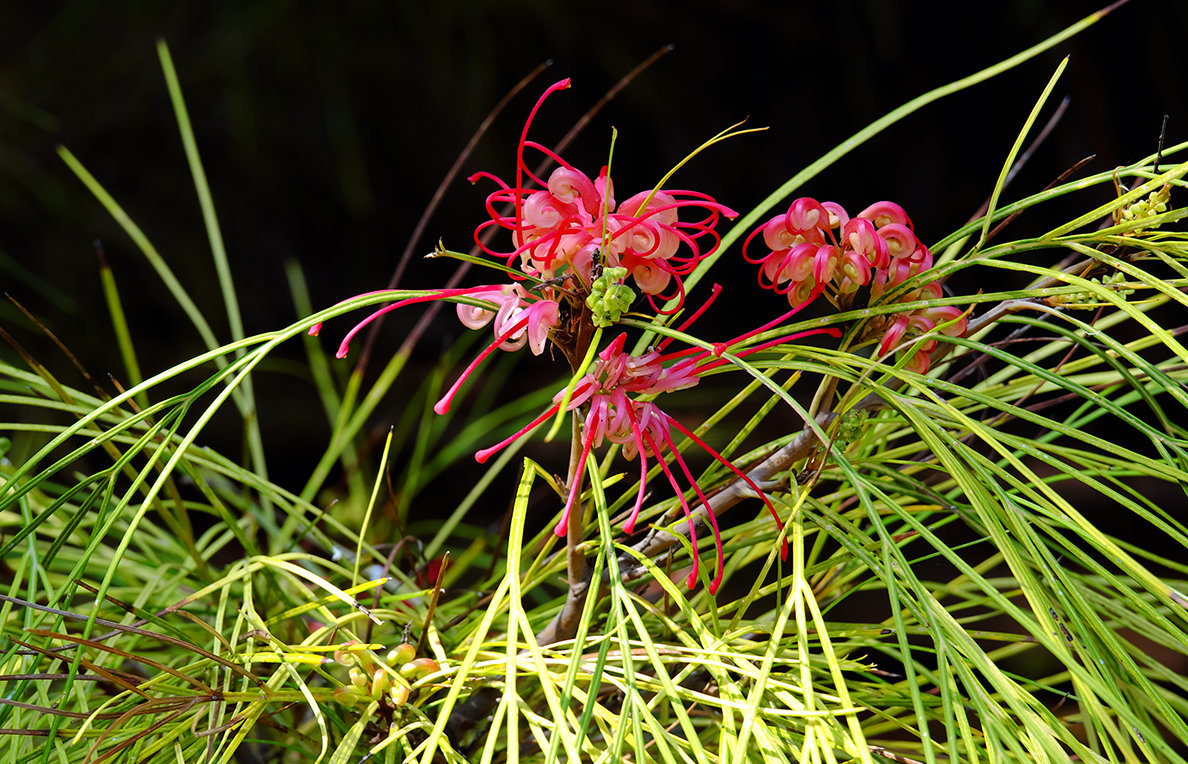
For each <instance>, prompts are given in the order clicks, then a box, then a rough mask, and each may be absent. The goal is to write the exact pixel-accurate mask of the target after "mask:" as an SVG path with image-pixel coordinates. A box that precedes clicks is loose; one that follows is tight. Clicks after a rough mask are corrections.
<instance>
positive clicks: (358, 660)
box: [334, 642, 441, 707]
mask: <svg viewBox="0 0 1188 764" xmlns="http://www.w3.org/2000/svg"><path fill="white" fill-rule="evenodd" d="M352 644H357V643H354V642H348V643H346V644H344V645H343V648H344V649H341V650H336V651H335V652H334V662H335V663H338V664H339V665H341V666H346V667H348V668H349V669H350V670H349V671H348V673H347V676H348V678H349V681H348V682H347V683H346V684H344V685H343V686H341V687H339V688H337V689H336V690H335V691H334V699H335V700H336V701H338V702H339V703H341V704H343V705H344V706H354V705H357V704H359V703H366V702H369V701H373V700H374V701H379V702H381V703H384V702H386V703H387V704H389V705H390V706H392V707H399V706H402V705H404V704H405V703H407V702H408V699H409V696H411V695H412V685H413V683H415V682H416V681H417V680H419V679H422V678H424V677H426V676H429V675H430V674H433V673H436V672H437V671H440V670H441V666H439V665H438V663H437V661H435V660H433V659H432V658H418V657H416V653H417V650H416V648H415V647H413V646H412V645H409V644H402V645H399V646H397V647H396V648H394V649H392V650H390V651H388V655H387V657H386V659H385V660H380V659H379V658H378V657H377V656H375V655H374V654H372V652H371V651H370V650H350V649H346V648H349V647H350V646H351V645H352Z"/></svg>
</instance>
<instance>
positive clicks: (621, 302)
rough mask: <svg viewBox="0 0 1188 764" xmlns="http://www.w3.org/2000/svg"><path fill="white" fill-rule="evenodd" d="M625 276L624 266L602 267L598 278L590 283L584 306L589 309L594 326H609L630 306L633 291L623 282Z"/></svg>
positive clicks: (632, 299)
mask: <svg viewBox="0 0 1188 764" xmlns="http://www.w3.org/2000/svg"><path fill="white" fill-rule="evenodd" d="M626 278H627V269H626V268H604V269H603V270H602V273H601V274H600V275H599V276H598V278H596V279H594V283H593V284H591V285H590V294H589V296H587V297H586V307H588V308H589V309H590V313H591V318H592V319H593V321H594V325H595V326H599V327H607V326H610V325H612V324H614V323H615V322H617V321H618V320H619V319H620V318H622V317H623V314H624V313H626V312H627V310H628V309H630V308H631V303H632V302H633V301H634V300H635V292H633V291H632V290H631V287H629V286H627V285H626V284H624V283H623V280H624V279H626Z"/></svg>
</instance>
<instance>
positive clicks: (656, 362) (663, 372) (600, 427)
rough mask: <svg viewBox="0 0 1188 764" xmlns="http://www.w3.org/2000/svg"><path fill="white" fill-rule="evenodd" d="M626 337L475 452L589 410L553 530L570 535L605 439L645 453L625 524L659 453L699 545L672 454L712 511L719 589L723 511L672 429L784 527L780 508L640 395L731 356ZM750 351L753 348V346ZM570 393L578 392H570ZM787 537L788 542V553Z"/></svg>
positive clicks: (673, 385)
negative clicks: (589, 465)
mask: <svg viewBox="0 0 1188 764" xmlns="http://www.w3.org/2000/svg"><path fill="white" fill-rule="evenodd" d="M626 341H627V335H626V334H620V335H619V336H618V337H616V338H615V339H614V340H613V341H612V342H611V343H610V344H609V345H607V346H606V348H604V349H603V350H602V351H601V352H600V353H599V354H598V360H597V361H596V362H595V363H594V365H593V367H592V368H591V370H590V372H589V373H588V374H586V375H584V376H583V377H582V378H581V379H579V380H578V381H577V383H576V384H575V385H574V387H573V389H572V390H569V389H566V390H561V391H560V392H558V393H557V394H556V395H555V396H554V397H553V405H552V406H551V407H550V408H549V409H548V410H546V411H545V412H544V413H543V414H541V415H540V416H538V417H537V418H536V419H534V420H533V421H532V422H530V423H529V424H527V425H526V426H525V427H523V428H522V429H521V430H520V431H519V432H517V433H515V434H514V435H512V436H510V437H508V438H506V439H505V440H503V441H501V442H499V443H497V444H495V445H494V446H491V447H490V448H485V449H483V450H481V451H479V452H477V453H476V454H475V458H476V459H478V461H480V462H484V461H486V460H487V459H489V458H490V457H491V455H492V454H494V453H495V452H497V451H499V450H500V449H502V448H504V447H505V446H508V445H510V444H511V443H513V442H515V441H516V440H518V439H519V438H521V437H523V436H524V435H526V434H528V433H529V432H531V431H533V430H534V429H536V428H537V427H539V426H540V425H541V424H543V423H544V422H545V421H547V420H548V419H550V418H552V417H553V416H555V415H556V414H557V413H558V412H559V411H560V410H561V407H562V406H563V405H564V406H565V410H566V411H572V410H574V409H577V408H579V407H580V408H582V409H584V410H585V412H586V413H585V418H584V420H583V424H582V435H581V446H582V451H581V457H580V458H579V460H578V462H577V464H578V468H577V471H576V473H575V474H574V476H573V479H572V480H571V481H570V485H569V486H568V489H569V495H568V498H567V500H566V502H565V509H564V511H563V512H562V514H561V520H560V521H559V522H558V523H557V526H556V528H555V529H554V532H555V533H556V534H557V535H558V536H564V535H565V533H566V530H567V527H568V523H569V516H570V513H571V511H572V510H573V507H574V505H575V503H576V500H577V498H578V497H579V496H580V495H581V486H582V478H583V475H584V467H585V464H586V460H587V457H588V456H589V455H590V451H591V450H592V449H594V448H598V447H600V446H601V445H602V444H603V442H606V441H609V442H611V443H616V444H620V445H622V446H623V455H624V456H625V457H626V458H627V459H629V460H631V459H634V458H635V457H636V456H639V489H638V492H637V494H636V498H635V506H634V507H633V508H632V510H631V514H630V516H629V517H628V518H627V520H626V522H624V524H623V530H624V531H625V532H627V533H631V532H633V531H634V529H635V522H636V520H637V519H638V518H639V513H640V510H641V509H642V508H643V501H644V495H645V488H646V485H647V476H648V459H649V458H652V459H655V460H656V462H657V463H658V464H659V466H660V469H661V471H662V472H663V473H664V476H665V477H666V478H667V479H668V482H669V484H670V485H672V487H673V490H674V491H675V492H676V495H677V498H678V500H679V501H680V505H681V509H682V511H683V512H684V514H685V517H686V519H687V520H688V523H689V540H690V542H691V543H692V544H693V546H694V548H696V546H697V531H696V527H695V523H694V521H693V517H692V512H691V510H690V508H689V503H688V502H687V501H686V499H685V496H684V489H682V488H681V487H680V484H679V483H678V482H677V479H676V477H675V476H674V475H673V472H672V468H671V467H670V465H669V462H668V460H667V459H666V458H665V453H668V454H670V455H671V460H672V461H673V462H674V463H675V464H676V465H677V466H678V467H679V468H680V471H681V474H683V475H684V476H685V479H686V480H687V481H688V482H689V484H690V486H692V488H693V490H694V492H695V493H696V494H697V498H698V499H699V500H700V502H701V506H702V507H703V508H704V509H705V511H706V517H707V518H708V519H709V522H710V525H711V527H712V528H713V531H714V542H715V546H716V548H717V553H718V567H717V573H716V575H715V576H714V579H713V581H712V582H711V583H710V592H711V593H712V592H716V591H717V589H718V585H719V584H720V583H721V581H722V574H723V565H724V556H723V550H722V536H721V533H720V532H719V530H718V522H717V518H716V517H715V515H714V511H713V509H712V508H711V507H710V504H709V501H708V499H706V497H705V494H704V493H703V492H702V490H701V488H700V487H699V486H698V484H697V480H696V479H695V478H694V477H693V473H692V472H691V471H690V470H689V466H688V464H686V462H685V460H684V458H683V457H682V456H681V453H680V451H679V450H677V447H676V444H675V443H674V441H673V436H672V430H673V429H676V430H677V431H678V432H679V433H680V434H682V435H684V436H685V437H687V438H689V439H690V440H691V441H693V442H694V443H696V444H697V446H698V447H700V448H701V449H702V450H704V451H705V452H706V453H707V454H709V455H710V456H711V457H712V458H713V459H714V460H716V461H717V462H719V463H720V464H722V465H724V466H725V467H726V468H727V469H729V470H730V471H731V472H733V473H734V474H735V475H736V476H737V477H738V478H739V479H741V480H743V481H744V482H746V483H747V484H748V485H749V486H750V487H751V489H752V490H754V491H755V493H756V494H758V495H759V496H760V497H761V498H762V499H763V501H764V503H765V504H766V505H767V508H768V511H769V512H770V513H771V515H772V517H774V518H775V521H776V525H777V528H779V527H782V523H781V521H780V517H779V515H778V514H777V513H776V511H775V508H774V507H773V506H772V504H771V501H770V500H769V499H768V498H767V495H766V494H764V493H763V491H762V490H760V488H759V486H757V485H755V483H754V481H752V480H751V478H749V477H748V476H747V475H746V474H745V473H743V472H742V471H741V470H739V469H738V468H737V467H736V466H734V464H732V463H731V462H730V461H729V460H728V459H726V458H725V457H723V456H722V455H721V454H719V453H718V452H717V451H715V450H714V449H713V448H712V447H710V446H709V445H708V444H707V443H705V442H704V441H703V440H702V439H701V438H699V437H698V436H697V435H695V434H694V433H693V432H691V431H690V430H688V429H686V428H685V427H684V426H683V425H681V423H680V422H678V421H677V420H676V419H674V418H672V417H671V416H669V415H668V414H666V413H664V411H662V410H661V409H660V407H659V406H657V405H656V404H655V403H653V402H652V401H651V400H640V398H641V397H650V396H654V395H658V394H660V393H668V392H673V391H675V390H684V389H686V388H690V387H693V386H694V385H696V384H697V383H698V382H700V381H701V375H703V374H704V373H706V372H707V371H709V370H711V369H714V368H716V367H717V366H720V365H722V364H724V363H726V361H723V360H720V359H717V358H715V357H714V355H713V353H711V352H709V351H702V352H699V353H695V354H690V353H688V352H677V353H672V354H668V355H663V354H661V352H660V350H659V349H656V348H651V349H649V350H648V351H647V352H645V353H643V354H642V355H631V354H628V353H626V352H625V351H624V347H625V344H626ZM750 352H754V349H751V351H750ZM566 393H571V395H569V397H568V402H567V398H566ZM786 550H787V547H786V543H785V545H784V546H783V548H782V551H783V553H785V554H786ZM697 573H698V560H697V557H696V556H694V558H693V569H692V571H691V572H690V573H689V576H688V580H687V583H688V585H689V586H690V587H692V586H693V585H694V582H695V581H696V579H697Z"/></svg>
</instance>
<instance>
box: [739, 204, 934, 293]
mask: <svg viewBox="0 0 1188 764" xmlns="http://www.w3.org/2000/svg"><path fill="white" fill-rule="evenodd" d="M759 235H762V236H763V243H764V244H766V245H767V248H768V250H769V251H768V253H767V254H765V255H762V256H758V257H754V256H752V255H750V254H749V253H748V252H747V248H748V247H749V246H750V245H751V243H752V241H753V240H754V239H755V238H756V237H757V236H759ZM927 253H928V250H927V249H926V248H925V247H924V246H923V245H922V244H920V242H919V241H918V240H917V239H916V235H915V234H914V233H913V232H912V223H911V220H909V219H908V216H907V214H906V213H905V212H904V211H903V208H902V207H900V206H899V205H898V204H895V203H894V202H877V203H875V204H872V205H871V206H870V207H867V208H866V209H865V210H863V211H862V212H860V213H858V215H857V216H856V217H853V218H851V217H850V216H849V215H848V214H847V213H846V211H845V209H844V208H843V207H842V206H841V205H840V204H837V203H835V202H818V201H817V200H815V199H810V198H808V197H801V198H800V199H797V200H795V201H793V202H792V204H791V205H789V207H788V211H787V212H785V213H784V214H783V215H777V216H776V217H774V218H772V219H771V220H769V221H767V222H766V223H764V224H763V225H762V226H760V227H759V228H756V229H755V230H754V231H752V232H751V234H750V236H748V237H747V239H746V241H745V242H744V243H743V256H744V257H746V259H747V260H748V261H749V262H752V263H754V264H756V265H758V266H759V283H760V285H762V286H763V287H765V288H768V289H772V290H774V291H776V292H777V293H779V294H785V295H787V297H788V302H789V303H791V304H792V305H793V306H794V307H795V306H797V305H803V304H804V303H805V302H808V301H809V300H811V299H812V298H814V297H816V296H817V295H819V294H826V295H850V294H853V293H854V292H856V291H858V289H860V288H861V287H864V286H866V285H868V284H869V283H870V282H871V278H872V275H871V274H872V270H874V271H878V270H880V269H884V268H888V267H894V265H895V264H897V263H901V262H908V263H912V262H919V261H921V260H922V259H923V258H924V257H925V256H926V255H927Z"/></svg>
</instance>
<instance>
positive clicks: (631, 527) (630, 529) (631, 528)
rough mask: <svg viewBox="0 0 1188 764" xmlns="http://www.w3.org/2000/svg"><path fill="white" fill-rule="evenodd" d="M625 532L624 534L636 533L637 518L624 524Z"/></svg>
mask: <svg viewBox="0 0 1188 764" xmlns="http://www.w3.org/2000/svg"><path fill="white" fill-rule="evenodd" d="M623 532H624V533H635V518H632V519H630V520H628V521H627V522H625V523H623Z"/></svg>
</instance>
